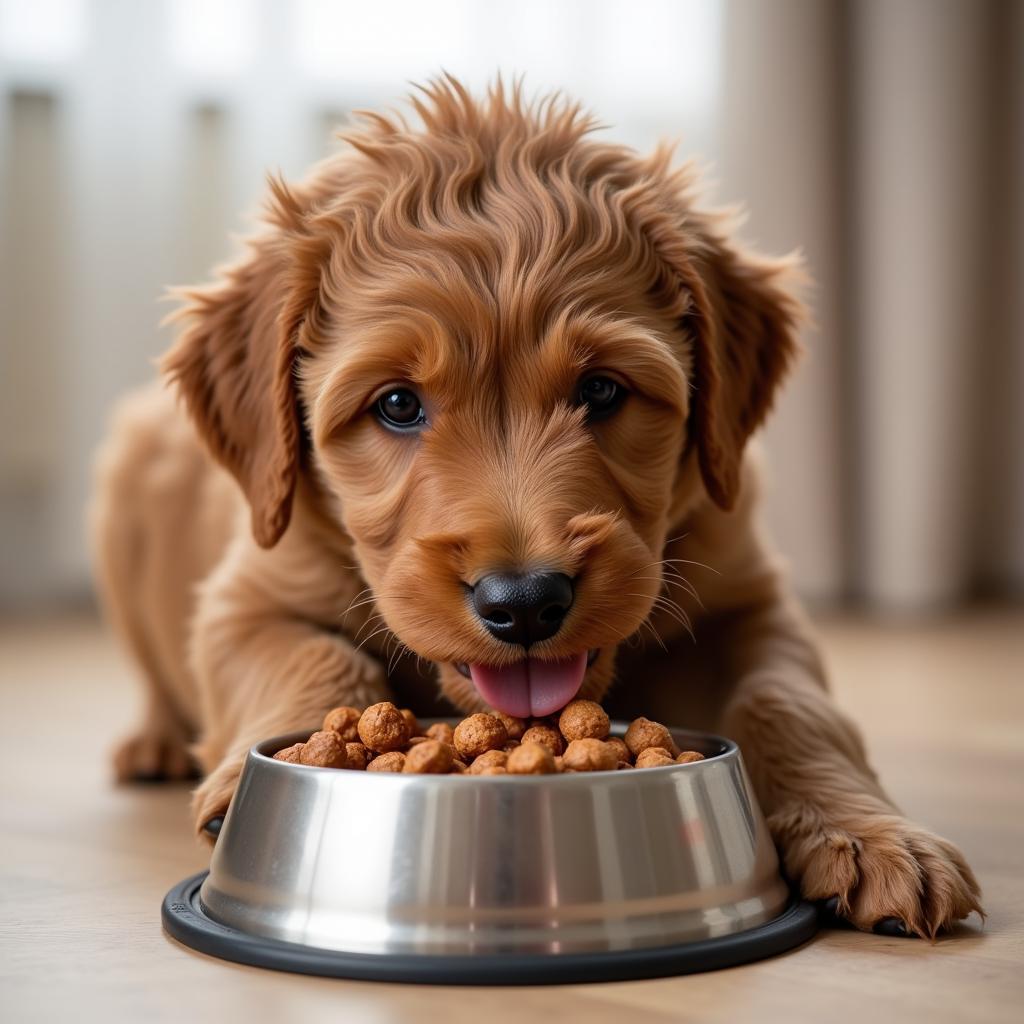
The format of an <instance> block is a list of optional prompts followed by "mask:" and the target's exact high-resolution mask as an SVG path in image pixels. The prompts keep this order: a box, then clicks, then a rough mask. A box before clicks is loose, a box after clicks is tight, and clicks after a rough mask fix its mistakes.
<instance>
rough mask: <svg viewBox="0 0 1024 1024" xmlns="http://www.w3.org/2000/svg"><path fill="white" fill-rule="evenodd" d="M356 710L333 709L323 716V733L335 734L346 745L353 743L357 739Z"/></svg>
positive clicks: (358, 713) (357, 713) (358, 712)
mask: <svg viewBox="0 0 1024 1024" xmlns="http://www.w3.org/2000/svg"><path fill="white" fill-rule="evenodd" d="M361 714H362V712H361V711H359V710H358V709H356V708H350V707H347V706H344V707H340V708H335V709H334V710H333V711H328V712H327V714H326V715H324V724H323V731H324V732H336V733H337V734H338V735H339V736H340V737H341V738H342V739H343V740H344V741H345V742H346V743H355V742H356V740H358V739H359V716H360V715H361Z"/></svg>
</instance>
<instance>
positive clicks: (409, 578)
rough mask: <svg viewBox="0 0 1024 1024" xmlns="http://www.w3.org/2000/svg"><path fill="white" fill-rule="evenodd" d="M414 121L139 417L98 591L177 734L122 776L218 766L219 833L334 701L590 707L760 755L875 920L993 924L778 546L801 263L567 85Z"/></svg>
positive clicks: (789, 836)
mask: <svg viewBox="0 0 1024 1024" xmlns="http://www.w3.org/2000/svg"><path fill="white" fill-rule="evenodd" d="M413 106H414V107H415V110H416V113H417V114H418V116H419V118H420V119H421V121H422V126H421V127H418V128H411V127H409V126H408V125H407V124H406V123H405V122H404V121H403V120H402V119H401V118H399V117H397V116H391V117H382V116H378V115H376V114H369V115H364V118H363V123H362V126H361V128H360V129H359V130H357V131H353V132H351V133H350V134H348V135H347V137H346V138H347V141H348V143H349V144H350V145H349V148H348V150H347V151H346V152H345V153H344V154H342V155H339V156H336V157H332V158H330V159H328V160H326V161H325V162H323V163H321V164H320V165H318V166H317V167H316V168H314V170H313V172H312V174H311V175H310V176H309V177H308V178H307V179H306V180H305V181H304V182H303V183H301V184H298V185H295V186H288V185H285V184H284V183H283V182H280V181H274V182H272V186H271V191H272V196H271V199H270V202H269V205H268V212H267V216H266V221H267V223H266V228H265V230H264V232H263V233H261V234H259V235H257V236H255V237H253V238H252V239H250V241H249V243H248V248H247V251H246V254H245V256H244V258H243V259H242V260H241V262H239V263H238V264H237V265H235V266H232V267H229V268H227V269H226V270H224V271H223V272H222V274H221V276H220V278H219V280H218V281H217V282H216V283H215V284H213V285H211V286H209V287H206V288H202V289H197V290H193V291H188V292H186V293H184V300H185V303H184V306H183V308H182V309H181V310H180V312H179V313H178V314H177V318H178V319H179V320H180V321H182V323H183V324H184V328H183V331H182V333H181V335H180V337H179V338H178V340H177V343H176V344H175V345H174V347H173V348H172V349H171V351H170V352H169V353H168V354H167V356H166V358H165V360H164V364H163V369H164V373H165V374H166V377H167V378H168V379H169V380H171V381H173V383H174V385H175V389H174V390H175V391H176V392H177V394H178V395H180V397H181V398H182V399H183V400H184V406H185V407H186V409H187V412H188V414H189V416H188V417H186V416H185V415H184V414H182V413H181V412H180V411H179V409H178V408H177V407H176V403H175V400H174V398H175V396H174V395H173V394H168V392H167V391H166V390H163V391H161V390H158V389H156V388H155V387H154V388H152V389H150V390H149V391H147V392H145V393H143V394H140V395H135V396H133V397H132V398H131V399H129V400H128V402H127V403H126V404H125V405H123V406H122V408H121V410H120V413H119V417H118V421H117V422H116V423H115V426H114V430H113V433H112V436H111V438H110V439H109V441H108V442H107V444H106V447H105V449H104V452H103V453H102V458H101V480H100V486H99V494H98V499H97V504H96V508H95V510H94V512H95V517H94V523H95V529H96V535H97V545H98V552H99V558H98V563H99V575H100V580H101V589H102V591H103V593H104V596H105V601H106V604H107V607H108V609H109V612H110V615H111V617H112V619H113V621H114V622H115V624H116V626H117V628H118V630H119V632H120V633H121V634H122V635H123V637H124V640H125V642H126V643H127V644H128V645H129V646H130V648H131V650H132V651H133V653H134V655H135V657H136V658H137V660H138V661H139V663H140V664H141V666H142V668H143V671H144V673H145V676H146V678H147V680H148V684H149V711H148V714H147V716H146V719H145V722H144V723H143V726H142V728H141V729H140V731H139V732H138V734H137V735H136V736H135V737H134V738H132V739H131V740H129V741H128V742H127V743H126V744H125V745H124V746H123V747H122V748H121V749H120V751H119V752H118V754H117V757H116V766H117V771H118V773H119V775H120V776H121V777H123V778H129V777H134V776H139V775H147V776H171V777H175V776H183V775H185V774H187V773H188V772H189V771H190V769H191V763H190V757H191V756H192V755H194V757H195V758H196V760H197V761H198V764H199V766H200V767H201V768H202V770H203V772H204V773H205V779H204V780H203V782H202V783H201V785H200V786H199V788H198V789H197V790H196V794H195V802H194V818H195V825H196V828H197V829H202V827H203V826H204V824H205V823H207V822H208V821H209V820H210V819H213V818H215V817H216V816H219V815H222V814H223V813H224V811H225V809H226V808H227V806H228V803H229V801H230V800H231V796H232V793H233V792H234V789H235V785H236V783H237V780H238V775H239V770H240V767H241V764H242V760H243V757H244V755H245V753H246V751H247V750H248V749H249V747H250V746H251V745H252V744H253V743H254V742H255V741H258V740H261V739H264V738H266V737H269V736H272V735H275V734H278V733H286V732H290V731H293V730H298V729H302V728H312V727H315V726H316V724H317V722H318V721H319V720H320V718H321V716H322V715H323V714H324V712H325V711H326V710H327V709H329V708H330V707H332V706H335V705H338V704H358V705H365V704H368V703H371V702H374V701H379V700H382V699H385V698H390V697H394V698H395V699H397V700H399V701H400V702H401V703H403V704H408V705H411V706H412V707H413V708H414V709H416V710H419V711H425V712H429V711H430V710H432V709H434V708H440V707H442V706H443V705H442V700H443V701H447V702H450V704H452V705H454V706H455V707H457V708H459V709H461V710H462V711H472V710H475V709H480V708H484V707H487V706H490V707H494V708H499V709H502V710H504V711H506V712H508V713H510V714H513V715H520V716H527V715H534V716H543V715H547V714H550V713H552V712H554V711H556V710H557V709H559V708H560V707H562V706H563V705H564V704H565V703H567V702H568V701H569V700H570V699H571V698H572V697H574V696H575V695H576V694H577V693H578V692H579V693H581V694H583V695H585V696H588V697H592V698H595V699H599V698H600V699H604V700H606V702H607V704H608V706H609V707H610V709H611V710H612V711H614V712H616V713H618V714H620V715H630V714H641V713H642V714H647V715H650V716H652V717H656V718H660V719H662V720H664V721H670V722H676V723H685V724H686V725H691V726H698V727H700V726H703V727H706V728H713V729H716V730H719V731H721V732H724V733H726V734H727V735H729V736H732V737H734V738H735V739H736V740H738V741H739V743H740V744H741V746H742V748H743V754H744V757H745V759H746V762H747V765H748V767H749V770H750V772H751V775H752V778H753V781H754V784H755V786H756V789H757V793H758V796H759V798H760V800H761V802H762V804H763V806H764V809H765V812H766V814H767V816H768V820H769V823H770V826H771V829H772V832H773V834H774V837H775V839H776V841H777V843H778V845H779V848H780V849H781V851H782V856H783V858H784V863H785V868H786V871H787V872H788V874H789V876H790V877H791V878H792V879H794V880H795V881H797V882H798V883H799V885H800V886H801V887H802V890H803V893H804V895H805V896H807V897H808V898H810V899H828V898H832V897H838V900H837V905H838V908H839V912H840V913H841V914H842V915H844V916H845V917H847V918H848V919H849V920H850V921H852V922H853V923H854V924H855V925H857V926H858V927H860V928H866V929H870V928H872V927H873V926H874V925H876V923H877V922H879V921H881V920H883V919H887V918H897V919H899V920H900V921H902V922H905V923H906V927H907V929H909V930H910V931H912V932H914V933H917V934H921V935H929V936H930V935H934V934H935V933H936V932H937V931H938V930H939V929H942V928H945V927H947V926H949V925H950V924H951V923H952V922H954V921H956V920H957V919H959V918H962V917H964V916H966V915H967V914H969V913H970V912H971V911H972V910H980V906H979V902H978V899H979V891H978V886H977V884H976V882H975V880H974V877H973V875H972V874H971V871H970V868H969V867H968V866H967V864H966V863H965V862H964V858H963V856H962V855H961V854H960V852H959V851H958V850H957V849H956V848H955V847H954V846H953V845H952V844H950V843H948V842H946V841H945V840H943V839H940V838H939V837H938V836H936V835H933V834H932V833H931V832H929V831H928V830H927V829H925V828H922V827H921V826H919V825H916V824H914V823H913V822H911V821H908V820H907V819H906V818H904V817H903V816H902V814H901V813H900V812H899V810H898V809H897V808H896V807H895V806H894V805H893V803H892V801H891V800H890V799H889V797H888V796H886V794H885V792H884V790H883V789H882V787H881V786H880V785H879V783H878V780H877V779H876V777H875V774H874V772H873V771H872V770H871V768H870V767H869V765H868V763H867V761H866V758H865V753H864V747H863V744H862V742H861V739H860V737H859V736H858V734H857V731H856V730H855V728H854V727H853V726H852V725H851V724H850V722H849V721H848V720H847V719H846V718H845V717H844V716H843V714H842V713H841V712H840V711H839V710H838V709H837V707H836V706H835V705H834V704H833V702H832V701H831V700H830V698H829V695H828V693H827V689H826V683H825V677H824V672H823V669H822V665H821V661H820V659H819V656H818V652H817V650H816V649H815V644H814V642H813V640H812V639H811V638H810V637H809V635H808V630H807V628H806V626H805V623H804V621H803V618H802V616H801V614H800V612H799V610H798V609H797V607H796V606H795V605H794V602H793V600H792V599H791V597H790V596H789V594H788V593H787V590H786V587H785V584H784V582H783V581H782V580H781V578H780V573H779V571H778V568H777V566H776V565H775V563H774V561H773V559H772V556H771V555H770V554H769V552H768V551H767V549H766V546H765V542H764V540H763V539H762V537H761V535H760V533H759V532H758V530H757V528H756V525H755V518H756V517H755V513H756V511H757V505H758V499H757V479H756V471H755V467H754V465H753V464H752V461H751V457H750V454H749V452H747V451H746V449H747V441H748V439H749V438H750V435H751V433H752V432H753V431H754V430H755V429H756V428H757V427H758V425H759V424H760V423H761V422H762V420H763V419H764V417H765V415H766V413H767V412H768V409H769V406H770V404H771V401H772V396H773V394H774V393H775V391H776V387H777V385H778V384H779V382H780V380H781V379H782V377H783V376H784V374H785V371H786V369H787V367H788V366H789V364H790V363H791V362H792V360H793V357H794V354H795V351H796V344H795V340H794V334H795V329H796V325H797V323H798V320H799V318H800V313H801V310H800V306H799V304H798V302H797V301H796V300H795V299H794V298H793V296H792V292H791V290H790V289H791V278H792V274H793V269H794V268H793V266H792V263H791V262H789V263H787V262H779V261H770V260H766V259H761V258H757V257H755V256H753V255H751V254H750V253H748V252H745V251H743V250H741V249H740V248H738V247H737V246H736V245H735V244H733V243H732V242H730V241H729V239H728V237H727V233H726V225H725V223H724V221H723V220H722V218H721V217H720V216H717V215H713V214H709V213H707V212H702V211H701V210H700V209H698V208H697V207H696V206H695V204H694V200H693V181H692V178H693V175H692V173H691V172H690V171H689V170H688V169H686V168H684V169H681V170H680V169H675V170H674V169H672V167H671V166H670V154H669V151H668V150H665V149H659V150H658V151H657V152H655V154H654V155H653V156H650V157H646V158H644V157H640V156H638V155H637V154H636V153H634V152H633V151H631V150H629V149H627V148H624V147H621V146H615V145H609V144H605V143H600V142H596V141H593V140H592V139H591V137H590V133H591V130H592V128H593V123H592V122H591V121H590V120H589V119H588V118H587V117H586V116H584V115H582V114H581V113H580V111H579V108H577V107H576V106H574V105H571V104H568V103H566V102H564V101H562V100H560V99H558V98H549V99H546V100H544V101H542V102H539V103H529V102H526V101H525V100H524V99H523V98H522V96H521V95H520V92H519V90H518V89H517V88H513V89H507V88H503V87H502V86H500V85H498V86H496V87H495V88H493V89H492V90H491V91H490V93H489V94H488V95H487V96H486V97H485V98H484V99H482V100H476V99H474V98H472V97H471V96H469V95H468V94H467V92H466V91H465V90H464V89H463V88H462V87H461V86H460V85H459V84H458V82H456V81H455V80H453V79H450V78H445V79H443V80H442V81H440V82H436V83H434V84H432V85H431V86H429V87H428V88H426V89H424V90H422V92H421V93H420V94H418V97H417V98H415V99H414V100H413ZM211 456H212V458H211ZM221 467H222V468H221ZM225 470H226V472H225ZM615 680H617V682H616V683H615V685H614V688H613V689H611V690H610V688H611V687H612V686H613V681H615Z"/></svg>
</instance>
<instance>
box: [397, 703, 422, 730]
mask: <svg viewBox="0 0 1024 1024" xmlns="http://www.w3.org/2000/svg"><path fill="white" fill-rule="evenodd" d="M398 713H399V714H400V715H401V716H402V717H403V718H404V719H405V724H406V725H407V726H408V728H409V735H410V736H419V735H420V733H421V730H420V723H419V722H417V721H416V716H415V715H414V714H413V713H412V712H411V711H410V710H409V709H408V708H402V709H401V710H400V711H399V712H398Z"/></svg>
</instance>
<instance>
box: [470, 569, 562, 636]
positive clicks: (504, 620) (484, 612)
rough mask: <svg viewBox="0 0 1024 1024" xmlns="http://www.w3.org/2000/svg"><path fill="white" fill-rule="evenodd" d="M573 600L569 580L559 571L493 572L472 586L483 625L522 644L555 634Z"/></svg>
mask: <svg viewBox="0 0 1024 1024" xmlns="http://www.w3.org/2000/svg"><path fill="white" fill-rule="evenodd" d="M572 599H573V591H572V580H571V579H569V577H568V576H566V575H565V573H561V572H530V573H523V574H513V573H503V572H495V573H491V574H490V575H489V576H484V577H483V578H482V579H481V580H480V581H479V582H478V583H477V585H476V586H475V587H474V588H473V607H474V608H475V609H476V613H477V615H479V616H480V619H481V621H482V622H483V624H484V625H485V626H486V627H487V628H488V629H489V630H490V631H491V633H492V634H493V635H494V636H496V637H497V638H498V639H499V640H505V641H507V642H508V643H510V644H522V645H523V646H524V647H529V646H530V644H535V643H539V642H540V641H541V640H547V638H548V637H551V636H554V635H555V634H556V633H557V632H558V631H559V629H561V626H562V620H563V619H564V618H565V616H566V615H567V614H568V612H569V609H570V608H571V607H572Z"/></svg>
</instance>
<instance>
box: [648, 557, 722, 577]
mask: <svg viewBox="0 0 1024 1024" xmlns="http://www.w3.org/2000/svg"><path fill="white" fill-rule="evenodd" d="M662 564H663V565H673V564H678V565H695V566H697V568H698V569H707V570H708V572H713V573H714V574H715V575H716V576H721V575H722V574H721V573H720V572H719V571H718V570H717V569H716V568H714V567H713V566H710V565H707V564H706V563H704V562H695V561H694V560H693V559H692V558H664V559H662Z"/></svg>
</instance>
